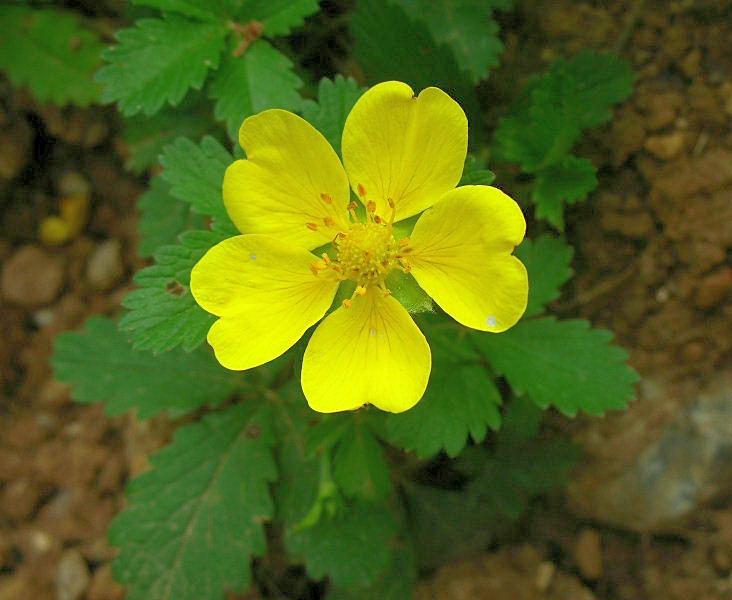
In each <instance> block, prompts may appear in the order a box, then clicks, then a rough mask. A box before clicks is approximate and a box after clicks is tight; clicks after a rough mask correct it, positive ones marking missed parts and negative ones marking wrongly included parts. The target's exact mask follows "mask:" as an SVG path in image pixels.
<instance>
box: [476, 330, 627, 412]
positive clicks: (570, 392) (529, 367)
mask: <svg viewBox="0 0 732 600" xmlns="http://www.w3.org/2000/svg"><path fill="white" fill-rule="evenodd" d="M612 337H613V336H612V333H610V332H609V331H606V330H604V329H590V326H589V323H587V321H579V320H576V321H574V320H573V321H557V320H556V319H554V318H549V317H548V318H543V319H534V320H528V321H523V322H520V323H519V324H518V325H516V326H514V327H513V328H512V329H509V330H508V331H506V332H505V333H501V334H496V335H484V334H479V335H476V336H475V342H476V344H478V346H479V347H480V349H481V350H482V351H483V352H484V354H485V355H486V357H487V358H488V360H489V361H490V362H491V364H492V365H493V367H494V368H495V369H496V370H497V371H498V372H499V373H501V374H502V375H504V376H505V377H506V379H507V380H508V382H509V383H510V384H511V387H512V388H513V389H514V391H515V392H516V393H523V392H525V393H527V394H528V395H529V396H530V397H531V399H532V400H533V401H534V402H536V404H537V405H539V406H540V407H541V408H546V407H548V406H555V407H556V408H558V409H559V410H560V411H561V412H562V413H564V414H565V415H568V416H574V415H576V414H577V412H578V411H580V410H583V411H585V412H586V413H588V414H591V415H602V414H604V413H605V411H606V410H610V409H622V408H626V407H627V405H628V402H629V401H630V400H632V399H633V397H634V395H635V393H634V385H635V383H636V382H637V381H638V375H637V373H636V372H635V371H634V370H633V369H632V368H631V367H629V366H628V365H627V364H626V361H627V359H628V354H627V352H626V351H625V350H623V349H622V348H620V347H618V346H613V345H611V344H610V341H611V340H612Z"/></svg>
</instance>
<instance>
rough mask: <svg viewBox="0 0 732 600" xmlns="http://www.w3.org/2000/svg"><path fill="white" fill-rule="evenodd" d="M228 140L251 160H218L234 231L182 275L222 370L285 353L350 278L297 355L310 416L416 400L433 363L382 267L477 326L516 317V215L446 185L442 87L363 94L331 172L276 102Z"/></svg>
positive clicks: (450, 159)
mask: <svg viewBox="0 0 732 600" xmlns="http://www.w3.org/2000/svg"><path fill="white" fill-rule="evenodd" d="M239 141H240V143H241V145H242V147H243V148H244V150H245V151H246V155H247V158H246V160H237V161H236V162H234V163H233V164H232V165H231V166H230V167H229V168H228V169H227V171H226V175H225V177H224V186H223V195H224V204H225V206H226V209H227V211H228V213H229V215H230V216H231V219H232V221H233V222H234V224H235V225H236V226H237V228H238V229H239V230H240V231H241V232H243V235H240V236H237V237H233V238H230V239H228V240H225V241H223V242H221V243H220V244H218V245H216V246H214V247H213V248H211V249H210V250H209V251H208V252H207V253H206V255H205V256H204V257H203V258H202V259H201V260H200V261H199V262H198V264H197V265H196V266H195V267H194V268H193V272H192V273H191V291H192V293H193V296H194V297H195V299H196V301H197V302H198V304H200V305H201V307H203V308H204V309H205V310H206V311H208V312H210V313H212V314H214V315H216V316H217V317H219V319H218V320H217V321H216V322H215V323H214V324H213V326H212V327H211V330H210V331H209V334H208V342H209V343H210V344H211V346H212V347H213V349H214V352H215V354H216V358H217V359H218V361H219V362H220V363H221V364H222V365H223V366H224V367H226V368H229V369H234V370H244V369H251V368H252V367H256V366H259V365H261V364H263V363H266V362H268V361H270V360H273V359H274V358H277V357H278V356H280V355H281V354H283V353H284V352H285V351H286V350H287V349H288V348H290V347H291V346H292V345H293V344H295V343H296V342H297V340H298V339H300V337H301V336H302V335H303V334H304V333H305V331H307V330H308V329H309V328H310V327H312V326H313V325H314V324H315V323H317V322H318V321H320V320H321V319H323V317H324V316H325V315H326V313H327V312H328V310H329V309H330V308H331V305H332V304H333V302H334V298H335V296H336V292H337V290H338V288H339V286H340V285H348V282H351V283H350V285H351V286H353V285H354V284H355V291H354V292H353V294H352V296H351V297H350V298H346V299H345V300H343V302H342V304H340V305H339V306H338V307H337V308H335V310H333V311H332V312H331V313H330V314H328V315H327V316H326V317H325V319H323V321H322V322H321V323H320V324H319V325H318V327H317V328H316V329H315V332H314V333H313V335H312V337H311V339H310V341H309V343H308V346H307V349H306V350H305V355H304V357H303V364H302V377H301V382H302V388H303V391H304V393H305V397H306V398H307V401H308V403H309V404H310V406H311V407H312V408H313V409H314V410H317V411H320V412H337V411H343V410H353V409H356V408H359V407H361V406H363V405H365V404H373V405H374V406H376V407H378V408H380V409H383V410H386V411H390V412H402V411H405V410H407V409H409V408H411V407H412V406H414V405H415V404H416V403H417V402H418V401H419V399H420V398H421V397H422V395H423V393H424V391H425V388H426V386H427V381H428V379H429V374H430V370H431V363H432V358H431V354H430V348H429V346H428V344H427V341H426V340H425V338H424V336H423V335H422V333H421V331H420V330H419V328H418V327H417V326H416V324H415V323H414V321H413V320H412V317H411V316H410V315H409V313H408V312H407V310H406V309H405V308H404V307H403V306H402V305H401V304H400V303H399V302H398V301H397V300H396V299H395V298H394V297H393V296H392V295H391V294H390V291H389V288H388V285H387V276H388V275H389V273H390V272H392V271H394V270H399V271H402V272H404V273H408V274H411V275H412V276H414V278H415V279H416V281H417V283H418V284H419V286H420V287H421V288H422V289H423V290H424V291H425V292H427V293H428V294H429V295H430V296H431V297H432V298H433V299H434V300H435V302H437V304H438V305H439V306H440V307H441V308H442V309H443V310H444V311H445V312H446V313H448V314H449V315H451V316H452V317H453V318H454V319H455V320H457V321H458V322H460V323H462V324H463V325H466V326H467V327H472V328H473V329H479V330H481V331H487V332H501V331H505V330H506V329H508V328H509V327H511V326H512V325H514V324H515V323H516V322H517V321H518V319H519V318H520V317H521V315H522V314H523V312H524V310H525V308H526V301H527V295H528V278H527V274H526V269H525V268H524V266H523V264H522V263H521V262H520V261H519V260H518V259H517V258H516V257H514V256H513V255H512V254H511V253H512V252H513V249H514V247H515V246H516V245H518V244H519V243H520V242H521V240H522V239H523V237H524V233H525V229H526V223H525V221H524V217H523V214H522V213H521V209H520V208H519V207H518V205H517V204H516V202H514V201H513V200H512V199H511V198H509V197H508V196H507V195H506V194H504V193H503V192H501V191H500V190H498V189H497V188H494V187H489V186H482V185H468V186H462V187H458V188H456V187H455V186H456V185H457V183H458V182H459V181H460V177H461V175H462V170H463V165H464V162H465V157H466V153H467V145H468V123H467V118H466V117H465V113H464V112H463V110H462V109H461V108H460V106H459V105H458V104H457V103H456V102H455V101H454V100H453V99H452V98H450V96H448V95H447V94H446V93H445V92H443V91H442V90H439V89H437V88H427V89H425V90H423V91H422V92H421V93H420V94H419V96H415V95H414V93H413V92H412V89H411V88H410V87H409V86H408V85H406V84H404V83H400V82H396V81H390V82H386V83H382V84H379V85H376V86H374V87H372V88H371V89H370V90H368V91H367V92H366V93H365V94H363V96H361V98H360V99H359V100H358V102H357V103H356V105H355V106H354V107H353V110H352V111H351V113H350V114H349V116H348V119H347V120H346V124H345V128H344V131H343V142H342V147H343V165H341V162H340V160H339V158H338V155H337V154H336V153H335V151H334V150H333V149H332V148H331V146H330V145H329V144H328V142H327V141H326V140H325V138H324V137H323V136H322V135H321V134H320V133H319V132H318V131H317V130H316V129H315V128H314V127H312V126H311V125H310V124H309V123H308V122H307V121H305V120H304V119H302V118H300V117H299V116H297V115H295V114H293V113H291V112H288V111H285V110H267V111H264V112H262V113H260V114H258V115H255V116H253V117H250V118H248V119H246V120H245V121H244V124H243V125H242V127H241V130H240V132H239ZM344 167H345V170H344ZM349 182H350V185H349ZM351 189H352V190H353V193H354V196H355V198H357V201H352V200H351ZM359 203H360V204H361V205H362V208H361V207H359ZM419 213H422V214H421V216H420V217H419V219H418V220H417V222H416V224H415V225H414V229H413V230H412V232H411V234H410V235H409V236H408V237H405V236H401V235H399V234H398V233H397V228H395V227H394V224H395V223H397V222H398V221H401V220H403V219H406V218H408V217H412V216H414V215H417V214H419ZM359 214H361V215H365V216H363V217H359ZM316 248H320V250H319V255H316V254H313V252H312V251H313V250H314V249H316Z"/></svg>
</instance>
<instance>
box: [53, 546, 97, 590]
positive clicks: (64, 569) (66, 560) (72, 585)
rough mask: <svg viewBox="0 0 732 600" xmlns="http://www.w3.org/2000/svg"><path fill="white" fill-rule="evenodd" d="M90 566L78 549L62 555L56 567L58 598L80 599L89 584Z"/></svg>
mask: <svg viewBox="0 0 732 600" xmlns="http://www.w3.org/2000/svg"><path fill="white" fill-rule="evenodd" d="M89 580H90V576H89V567H88V566H87V564H86V561H85V560H84V557H83V556H82V555H81V553H80V552H79V551H78V550H67V551H66V552H64V553H63V554H62V555H61V559H60V560H59V561H58V567H57V569H56V600H79V598H81V597H82V595H83V594H84V592H85V591H86V588H87V587H88V586H89Z"/></svg>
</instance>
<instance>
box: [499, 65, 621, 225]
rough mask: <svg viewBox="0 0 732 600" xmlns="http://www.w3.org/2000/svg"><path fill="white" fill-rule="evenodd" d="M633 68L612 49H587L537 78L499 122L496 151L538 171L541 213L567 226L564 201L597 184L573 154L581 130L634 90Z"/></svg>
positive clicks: (585, 164) (536, 194) (579, 196)
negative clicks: (594, 50)
mask: <svg viewBox="0 0 732 600" xmlns="http://www.w3.org/2000/svg"><path fill="white" fill-rule="evenodd" d="M632 86H633V72H632V70H631V69H630V66H629V65H628V63H627V62H625V61H624V60H622V59H620V58H618V57H617V56H614V55H612V54H599V53H596V52H591V51H584V52H581V53H580V54H578V55H577V56H575V57H574V58H573V59H572V60H569V61H565V60H561V59H560V60H557V61H555V62H554V64H553V65H552V67H551V68H550V70H549V72H548V73H546V74H545V75H542V76H540V77H537V78H535V79H533V80H532V81H531V82H530V83H529V85H528V86H527V87H526V89H525V90H524V92H523V94H522V95H521V96H520V97H519V99H518V101H517V102H516V104H515V105H514V107H513V109H512V111H511V112H510V113H509V114H508V115H507V116H506V117H504V118H503V119H501V122H500V124H499V126H498V129H497V131H496V134H495V138H494V151H495V156H496V158H498V159H499V160H505V161H508V162H517V163H519V164H520V165H521V167H522V169H523V170H524V171H526V172H527V173H533V174H535V175H536V188H535V190H534V194H533V200H534V202H535V203H536V205H537V211H536V214H537V217H539V218H546V219H547V220H548V221H549V222H550V223H552V225H554V226H555V227H557V228H558V229H562V228H563V224H564V222H563V210H564V208H563V207H564V204H571V203H574V202H578V201H580V200H583V199H584V198H586V197H587V194H588V193H589V192H590V191H592V190H593V189H594V188H595V186H596V185H597V179H596V175H595V169H594V167H593V166H592V165H591V164H590V163H589V161H587V160H585V159H579V158H576V157H574V156H571V155H570V154H569V152H570V150H571V149H572V147H573V146H574V144H575V143H576V142H577V140H578V139H579V137H580V135H581V133H582V130H583V129H586V128H588V127H595V126H597V125H600V124H601V123H604V122H605V121H607V120H608V119H609V118H610V117H611V115H612V113H611V109H612V106H613V105H614V104H616V103H618V102H620V101H622V100H624V99H625V98H627V97H628V96H629V95H630V93H631V92H632Z"/></svg>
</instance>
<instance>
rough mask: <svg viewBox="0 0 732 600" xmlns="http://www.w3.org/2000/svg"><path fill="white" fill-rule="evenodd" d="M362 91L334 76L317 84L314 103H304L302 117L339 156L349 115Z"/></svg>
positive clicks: (360, 88)
mask: <svg viewBox="0 0 732 600" xmlns="http://www.w3.org/2000/svg"><path fill="white" fill-rule="evenodd" d="M365 91H366V90H365V88H362V87H361V86H359V85H358V83H356V81H355V80H353V79H351V78H350V77H349V78H348V79H346V78H344V77H343V76H342V75H336V76H335V79H333V80H330V79H326V78H323V79H321V80H320V83H319V84H318V101H317V102H315V101H313V100H305V101H304V102H303V105H302V116H303V117H305V120H306V121H308V122H309V123H310V124H311V125H313V126H314V127H315V128H316V129H317V130H318V131H320V133H322V134H323V135H324V136H325V139H327V140H328V141H329V142H330V145H331V146H333V149H334V150H335V151H336V152H337V153H338V154H339V155H340V153H341V138H342V137H343V127H344V125H345V124H346V118H347V117H348V113H350V112H351V109H352V108H353V105H354V104H356V100H358V99H359V98H360V97H361V94H363V93H364V92H365Z"/></svg>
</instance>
